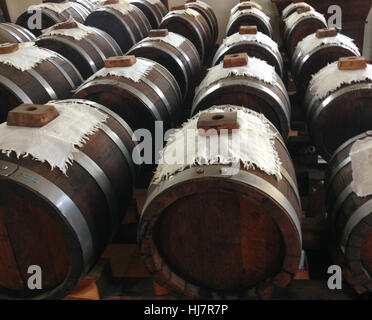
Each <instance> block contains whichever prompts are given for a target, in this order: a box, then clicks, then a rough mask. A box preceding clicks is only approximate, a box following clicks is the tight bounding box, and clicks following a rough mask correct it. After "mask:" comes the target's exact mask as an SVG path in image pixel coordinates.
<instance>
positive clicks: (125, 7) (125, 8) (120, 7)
mask: <svg viewBox="0 0 372 320" xmlns="http://www.w3.org/2000/svg"><path fill="white" fill-rule="evenodd" d="M99 8H112V9H115V10H116V11H119V12H120V13H122V14H123V15H127V14H128V13H130V12H132V11H133V10H134V9H133V6H132V5H131V4H130V3H129V2H127V1H126V0H119V2H118V3H113V4H104V3H101V4H99V5H98V6H97V7H96V9H99Z"/></svg>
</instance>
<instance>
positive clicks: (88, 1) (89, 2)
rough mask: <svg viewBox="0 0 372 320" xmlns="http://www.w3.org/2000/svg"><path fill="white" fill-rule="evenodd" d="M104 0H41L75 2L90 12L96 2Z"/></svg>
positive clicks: (46, 0)
mask: <svg viewBox="0 0 372 320" xmlns="http://www.w3.org/2000/svg"><path fill="white" fill-rule="evenodd" d="M102 1H104V0H43V2H54V3H65V2H76V3H79V4H81V5H82V6H83V7H84V8H85V9H87V10H88V11H89V12H92V11H93V10H94V8H95V6H96V5H97V4H99V3H100V2H102Z"/></svg>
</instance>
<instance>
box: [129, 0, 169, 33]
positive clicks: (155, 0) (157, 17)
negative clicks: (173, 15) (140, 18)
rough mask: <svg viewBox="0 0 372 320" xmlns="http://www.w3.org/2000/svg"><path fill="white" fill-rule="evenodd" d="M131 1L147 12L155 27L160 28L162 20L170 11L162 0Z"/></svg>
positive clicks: (146, 14) (152, 25) (147, 16)
mask: <svg viewBox="0 0 372 320" xmlns="http://www.w3.org/2000/svg"><path fill="white" fill-rule="evenodd" d="M130 3H131V4H133V5H134V6H136V7H138V9H140V10H141V11H142V12H143V13H144V14H145V16H146V18H147V19H148V20H149V22H150V24H151V28H153V29H157V28H159V26H160V24H161V20H162V19H163V17H164V16H165V15H166V14H167V13H168V9H167V7H166V6H165V5H164V4H163V2H161V1H160V0H150V1H149V0H131V1H130Z"/></svg>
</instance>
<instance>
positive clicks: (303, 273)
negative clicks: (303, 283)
mask: <svg viewBox="0 0 372 320" xmlns="http://www.w3.org/2000/svg"><path fill="white" fill-rule="evenodd" d="M293 279H294V280H310V275H309V270H307V269H299V270H298V271H297V272H296V275H295V276H294V278H293Z"/></svg>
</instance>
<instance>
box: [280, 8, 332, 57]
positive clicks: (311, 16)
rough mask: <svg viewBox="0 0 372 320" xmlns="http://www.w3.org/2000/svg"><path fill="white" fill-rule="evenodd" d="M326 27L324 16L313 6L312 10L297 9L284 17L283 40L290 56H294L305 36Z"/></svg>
mask: <svg viewBox="0 0 372 320" xmlns="http://www.w3.org/2000/svg"><path fill="white" fill-rule="evenodd" d="M324 28H327V22H326V20H325V18H324V16H323V15H322V14H320V13H319V12H317V11H315V10H312V9H311V8H310V11H308V12H303V13H298V12H297V11H295V12H294V13H292V14H291V15H290V16H288V17H287V18H286V19H284V26H283V40H284V42H285V46H286V49H287V52H288V54H289V56H292V54H293V52H294V50H295V49H296V46H297V44H298V43H299V42H300V41H301V40H302V39H303V38H305V37H306V36H308V35H309V34H312V33H314V32H316V30H318V29H324Z"/></svg>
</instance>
